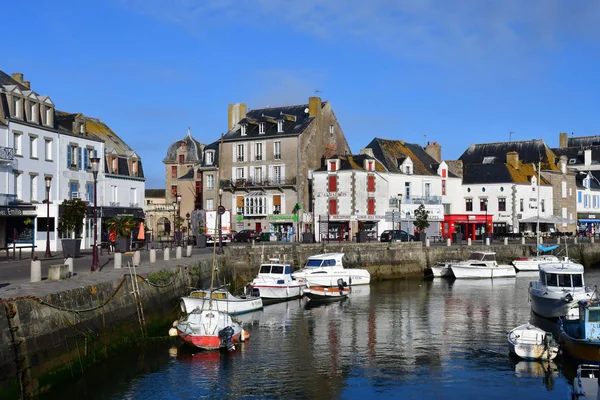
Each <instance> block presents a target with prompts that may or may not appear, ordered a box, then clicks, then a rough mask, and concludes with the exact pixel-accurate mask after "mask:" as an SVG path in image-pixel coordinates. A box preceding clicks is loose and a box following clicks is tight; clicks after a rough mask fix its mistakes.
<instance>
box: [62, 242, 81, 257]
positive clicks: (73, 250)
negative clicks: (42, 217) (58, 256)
mask: <svg viewBox="0 0 600 400" xmlns="http://www.w3.org/2000/svg"><path fill="white" fill-rule="evenodd" d="M61 244H62V250H63V254H64V256H65V257H68V256H71V257H73V258H77V257H79V255H80V254H79V250H80V248H81V239H62V240H61Z"/></svg>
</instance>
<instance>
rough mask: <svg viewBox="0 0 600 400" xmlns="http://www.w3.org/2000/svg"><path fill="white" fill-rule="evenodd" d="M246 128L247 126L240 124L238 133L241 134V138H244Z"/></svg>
mask: <svg viewBox="0 0 600 400" xmlns="http://www.w3.org/2000/svg"><path fill="white" fill-rule="evenodd" d="M247 127H248V125H246V124H242V126H241V128H240V132H241V134H242V136H246V128H247Z"/></svg>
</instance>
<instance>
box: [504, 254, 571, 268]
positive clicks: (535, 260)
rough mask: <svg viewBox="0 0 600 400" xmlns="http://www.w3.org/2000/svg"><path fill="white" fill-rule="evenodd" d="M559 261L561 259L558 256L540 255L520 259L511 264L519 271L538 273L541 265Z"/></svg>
mask: <svg viewBox="0 0 600 400" xmlns="http://www.w3.org/2000/svg"><path fill="white" fill-rule="evenodd" d="M559 261H560V259H559V258H558V257H556V256H552V255H540V256H533V257H520V258H517V259H516V260H514V261H513V262H512V263H511V264H512V265H513V266H514V267H515V269H516V270H517V271H538V270H539V265H540V264H545V263H549V262H559Z"/></svg>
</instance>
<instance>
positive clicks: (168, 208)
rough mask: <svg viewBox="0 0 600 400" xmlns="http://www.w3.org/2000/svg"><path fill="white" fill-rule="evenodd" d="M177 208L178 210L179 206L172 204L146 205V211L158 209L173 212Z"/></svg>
mask: <svg viewBox="0 0 600 400" xmlns="http://www.w3.org/2000/svg"><path fill="white" fill-rule="evenodd" d="M176 210H177V207H173V206H172V205H171V204H147V205H146V206H145V207H144V211H146V212H158V211H168V212H173V211H176Z"/></svg>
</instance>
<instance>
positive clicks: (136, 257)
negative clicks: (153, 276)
mask: <svg viewBox="0 0 600 400" xmlns="http://www.w3.org/2000/svg"><path fill="white" fill-rule="evenodd" d="M140 261H141V256H140V251H139V250H136V251H135V252H134V253H133V260H131V263H132V264H133V266H134V267H139V266H140Z"/></svg>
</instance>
